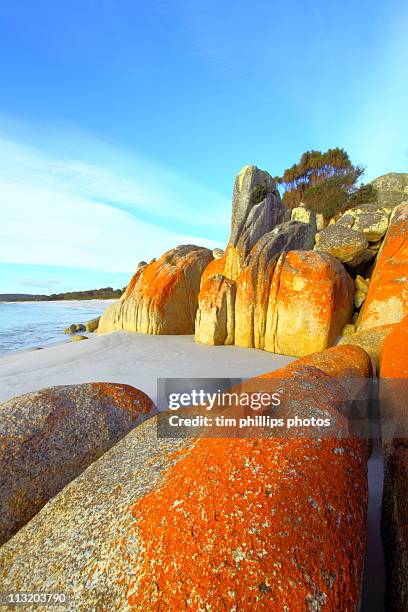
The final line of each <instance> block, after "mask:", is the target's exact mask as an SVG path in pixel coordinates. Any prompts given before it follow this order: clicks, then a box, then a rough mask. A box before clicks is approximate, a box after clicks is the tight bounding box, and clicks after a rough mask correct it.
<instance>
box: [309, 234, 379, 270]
mask: <svg viewBox="0 0 408 612" xmlns="http://www.w3.org/2000/svg"><path fill="white" fill-rule="evenodd" d="M367 249H368V241H367V239H366V238H365V236H364V234H362V233H361V232H356V231H354V230H353V229H350V228H349V227H347V225H345V224H344V225H343V224H339V223H335V224H334V225H329V226H328V227H326V228H325V229H324V230H322V231H321V232H320V233H319V234H317V236H316V246H315V250H316V251H322V252H324V253H330V254H331V255H333V256H334V257H336V258H337V259H339V260H340V261H342V262H343V263H346V264H349V265H350V266H358V265H359V264H360V263H361V262H362V261H367V259H364V258H365V256H366V251H367ZM374 255H375V253H374ZM374 255H373V256H374Z"/></svg>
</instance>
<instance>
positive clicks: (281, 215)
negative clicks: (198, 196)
mask: <svg viewBox="0 0 408 612" xmlns="http://www.w3.org/2000/svg"><path fill="white" fill-rule="evenodd" d="M287 217H288V210H287V208H286V206H284V204H283V203H282V201H281V198H280V195H279V191H278V188H277V187H276V184H275V181H274V180H273V178H272V177H271V175H270V174H269V173H268V172H265V171H264V170H260V169H259V168H257V167H256V166H244V168H242V170H241V171H240V173H239V174H238V176H237V178H236V180H235V185H234V193H233V198H232V220H231V237H230V241H229V245H228V249H227V254H226V262H225V275H226V276H227V277H228V278H230V279H231V280H236V278H237V277H238V275H239V273H240V272H241V270H242V268H243V267H244V265H245V264H246V259H247V257H248V255H249V254H250V252H251V249H252V247H253V246H254V245H255V244H256V243H257V242H258V240H259V239H260V238H261V237H262V236H263V235H264V234H266V233H267V232H269V231H270V230H272V229H273V228H274V227H275V226H276V225H279V223H282V222H283V221H285V220H287Z"/></svg>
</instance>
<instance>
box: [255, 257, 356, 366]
mask: <svg viewBox="0 0 408 612" xmlns="http://www.w3.org/2000/svg"><path fill="white" fill-rule="evenodd" d="M353 288H354V287H353V281H352V280H351V278H350V276H349V275H348V274H347V272H346V271H345V269H344V267H343V265H342V264H341V263H340V262H339V261H337V260H336V259H335V258H334V257H332V256H331V255H329V254H327V253H317V252H316V251H290V252H289V253H286V254H283V255H281V258H280V260H279V262H278V264H277V266H276V269H275V273H274V277H273V280H272V285H271V292H270V297H269V308H268V312H267V322H266V332H265V350H269V351H272V352H274V353H279V354H282V355H294V356H297V357H301V356H303V355H308V354H311V353H316V352H319V351H322V350H324V349H325V348H327V347H328V346H331V345H332V344H333V343H334V341H335V339H336V337H337V336H338V335H339V334H340V333H341V330H342V329H343V327H344V325H345V324H346V323H347V322H348V321H349V320H350V319H351V315H352V310H353V306H352V302H353Z"/></svg>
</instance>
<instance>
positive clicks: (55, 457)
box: [0, 383, 153, 544]
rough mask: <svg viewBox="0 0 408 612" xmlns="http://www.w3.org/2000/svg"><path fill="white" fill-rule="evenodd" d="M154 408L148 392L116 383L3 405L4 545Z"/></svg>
mask: <svg viewBox="0 0 408 612" xmlns="http://www.w3.org/2000/svg"><path fill="white" fill-rule="evenodd" d="M152 409H153V403H152V401H151V400H150V398H149V397H148V396H147V395H146V394H145V393H143V392H142V391H138V390H137V389H134V388H133V387H129V386H128V385H120V384H113V383H112V384H110V383H91V384H83V385H72V386H65V387H51V388H49V389H44V390H42V391H38V392H35V393H28V394H27V395H22V396H20V397H16V398H13V399H11V400H9V401H8V402H5V403H4V404H2V405H1V406H0V474H1V478H0V544H1V543H3V542H5V541H6V540H7V539H8V538H10V537H11V536H12V535H13V534H14V533H16V531H17V530H18V529H19V528H20V527H21V526H22V525H24V524H25V523H27V521H29V520H30V519H31V518H32V517H33V516H34V515H35V514H36V513H37V512H38V511H39V510H40V509H41V508H42V507H43V506H44V504H45V503H46V502H47V501H48V500H49V499H50V498H51V497H53V496H54V495H56V494H57V493H58V492H59V491H61V490H62V489H63V487H64V486H65V485H66V484H68V483H69V482H70V481H71V480H73V479H74V478H75V477H76V476H78V474H80V473H81V472H82V471H83V470H84V469H85V468H86V467H87V466H88V465H89V464H90V463H92V462H93V461H95V460H96V459H98V458H99V457H100V456H101V455H102V454H103V453H104V452H105V451H107V450H108V449H109V448H110V447H111V446H113V445H114V444H115V443H116V442H117V441H118V440H119V439H120V438H122V437H123V436H124V435H125V434H126V433H128V432H129V431H130V430H131V429H133V428H134V427H135V426H136V425H138V424H139V423H141V422H142V421H143V420H144V419H145V418H146V416H147V415H148V414H149V413H150V412H151V411H152ZM57 522H58V521H57Z"/></svg>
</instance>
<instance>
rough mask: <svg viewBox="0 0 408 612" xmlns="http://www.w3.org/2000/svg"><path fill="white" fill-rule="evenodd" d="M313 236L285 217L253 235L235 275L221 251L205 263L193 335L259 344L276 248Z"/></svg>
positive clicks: (309, 242)
mask: <svg viewBox="0 0 408 612" xmlns="http://www.w3.org/2000/svg"><path fill="white" fill-rule="evenodd" d="M313 242H314V231H313V229H312V228H311V226H310V225H307V224H305V223H297V222H295V221H289V222H286V223H282V224H280V225H278V226H276V227H275V228H274V229H273V230H272V231H270V232H267V233H266V234H264V235H263V236H262V237H261V238H260V239H259V240H258V241H257V243H256V244H255V246H254V247H253V248H252V250H251V253H250V254H249V256H248V257H247V258H246V260H245V267H244V268H243V270H242V272H241V274H240V275H239V276H238V278H237V279H236V281H233V280H231V279H230V278H228V277H227V275H226V271H225V269H226V263H225V262H226V259H227V257H228V255H227V254H226V255H225V258H224V259H222V260H218V261H217V263H213V262H212V263H210V264H209V266H208V268H207V269H206V270H205V272H204V274H203V278H202V283H201V290H200V295H199V308H198V311H197V318H196V328H195V329H196V333H195V337H196V340H197V341H198V342H203V343H206V344H233V343H235V344H238V345H239V346H255V347H257V348H264V345H265V323H266V309H267V301H268V296H269V290H270V286H271V282H272V276H273V273H274V270H275V266H276V262H277V260H278V258H279V256H280V254H281V253H282V252H285V251H287V250H289V249H296V248H312V246H313ZM227 253H228V251H227ZM218 292H219V295H218Z"/></svg>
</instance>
